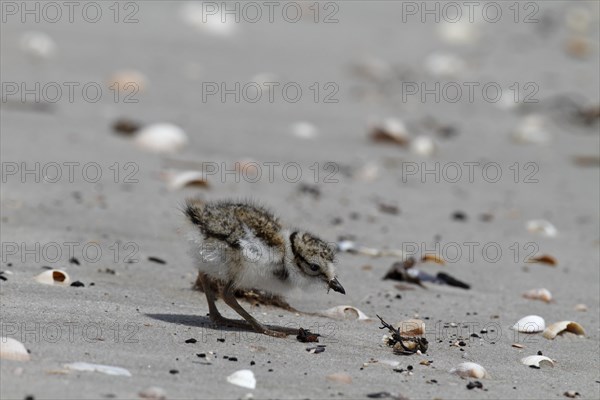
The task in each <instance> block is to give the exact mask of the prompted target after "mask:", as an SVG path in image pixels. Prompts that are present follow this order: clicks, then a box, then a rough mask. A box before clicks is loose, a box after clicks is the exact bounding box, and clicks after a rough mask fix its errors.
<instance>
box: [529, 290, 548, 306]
mask: <svg viewBox="0 0 600 400" xmlns="http://www.w3.org/2000/svg"><path fill="white" fill-rule="evenodd" d="M523 297H524V298H526V299H530V300H541V301H544V302H546V303H550V301H552V294H551V293H550V291H549V290H548V289H544V288H541V289H531V290H528V291H526V292H525V293H523Z"/></svg>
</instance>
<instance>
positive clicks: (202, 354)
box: [196, 353, 206, 358]
mask: <svg viewBox="0 0 600 400" xmlns="http://www.w3.org/2000/svg"><path fill="white" fill-rule="evenodd" d="M196 355H197V356H198V357H200V358H206V353H196Z"/></svg>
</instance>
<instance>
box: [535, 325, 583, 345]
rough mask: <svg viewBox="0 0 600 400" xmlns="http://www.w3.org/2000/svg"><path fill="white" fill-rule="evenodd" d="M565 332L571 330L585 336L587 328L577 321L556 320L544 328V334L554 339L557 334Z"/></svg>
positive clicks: (547, 337)
mask: <svg viewBox="0 0 600 400" xmlns="http://www.w3.org/2000/svg"><path fill="white" fill-rule="evenodd" d="M565 332H571V333H574V334H575V335H578V336H585V330H584V329H583V327H582V326H581V325H579V324H578V323H577V322H573V321H560V322H555V323H553V324H551V325H550V326H548V327H547V328H546V329H545V330H544V333H542V335H543V336H544V337H545V338H546V339H550V340H552V339H554V338H555V337H556V336H557V335H561V334H563V333H565Z"/></svg>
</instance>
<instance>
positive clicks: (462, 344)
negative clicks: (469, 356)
mask: <svg viewBox="0 0 600 400" xmlns="http://www.w3.org/2000/svg"><path fill="white" fill-rule="evenodd" d="M458 345H459V346H460V347H465V346H466V345H467V344H466V343H465V342H463V341H462V340H461V341H460V342H458Z"/></svg>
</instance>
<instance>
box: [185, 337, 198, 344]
mask: <svg viewBox="0 0 600 400" xmlns="http://www.w3.org/2000/svg"><path fill="white" fill-rule="evenodd" d="M185 342H186V343H196V342H197V340H196V339H194V338H190V339H188V340H186V341H185Z"/></svg>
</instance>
